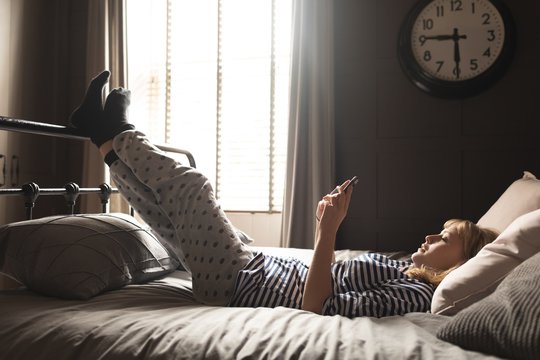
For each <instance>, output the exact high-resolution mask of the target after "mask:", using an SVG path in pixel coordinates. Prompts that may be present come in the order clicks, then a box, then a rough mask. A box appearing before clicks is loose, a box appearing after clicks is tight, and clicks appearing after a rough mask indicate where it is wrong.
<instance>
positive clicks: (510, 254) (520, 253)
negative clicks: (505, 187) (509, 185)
mask: <svg viewBox="0 0 540 360" xmlns="http://www.w3.org/2000/svg"><path fill="white" fill-rule="evenodd" d="M501 198H502V197H501ZM538 252H540V210H535V211H532V212H529V213H527V214H525V215H522V216H520V217H518V218H517V219H516V220H514V221H513V222H512V223H511V224H510V226H508V228H506V229H505V230H504V231H503V232H502V233H501V234H500V235H499V236H498V237H497V239H495V241H493V242H492V243H490V244H487V245H486V246H484V247H483V248H482V250H480V251H479V252H478V254H477V255H476V256H475V257H474V258H472V259H470V260H469V261H467V262H466V263H465V264H463V265H462V266H460V267H459V268H457V269H456V270H454V271H452V272H451V273H450V274H448V276H447V277H446V278H445V279H444V280H443V281H442V282H441V284H440V285H439V286H438V287H437V289H436V290H435V293H434V295H433V300H432V302H431V312H432V313H435V314H442V315H454V314H456V313H458V312H459V311H460V310H462V309H464V308H466V307H467V306H469V305H472V304H473V303H475V302H477V301H479V300H481V299H483V298H484V297H486V296H488V295H489V294H491V293H492V292H493V291H494V290H495V288H496V287H497V285H499V283H500V282H501V281H502V280H503V279H504V278H505V277H506V276H507V275H508V274H509V273H510V272H511V271H512V270H513V269H514V268H515V267H517V266H518V265H519V264H521V263H522V262H523V261H525V260H527V259H528V258H530V257H531V256H533V255H535V254H536V253H538Z"/></svg>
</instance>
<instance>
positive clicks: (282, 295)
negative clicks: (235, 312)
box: [230, 253, 434, 317]
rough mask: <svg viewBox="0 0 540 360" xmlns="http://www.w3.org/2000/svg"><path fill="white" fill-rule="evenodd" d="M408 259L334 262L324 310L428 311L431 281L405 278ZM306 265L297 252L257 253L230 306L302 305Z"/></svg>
mask: <svg viewBox="0 0 540 360" xmlns="http://www.w3.org/2000/svg"><path fill="white" fill-rule="evenodd" d="M409 265H410V263H409V262H406V261H398V260H391V259H389V258H388V257H386V256H384V255H380V254H371V253H370V254H365V255H361V256H358V257H356V258H354V259H351V260H346V261H339V262H336V263H334V264H333V265H332V268H331V272H332V289H333V291H332V295H331V296H330V297H329V298H328V299H326V301H325V302H324V305H323V309H322V310H323V314H325V315H337V314H339V315H343V316H348V317H356V316H374V317H383V316H391V315H403V314H405V313H408V312H426V311H428V310H429V308H430V304H431V298H432V296H433V291H434V287H433V286H432V285H429V284H426V283H423V282H421V281H419V280H416V279H412V278H409V277H408V276H407V275H405V273H404V269H406V268H407V267H408V266H409ZM307 273H308V266H307V265H306V264H304V263H303V262H302V261H300V260H298V259H295V258H285V257H276V256H270V255H265V254H263V253H258V254H256V256H255V257H254V258H253V259H252V260H251V261H250V262H249V263H248V265H246V267H245V268H244V269H243V270H241V271H240V272H239V274H238V278H237V281H236V288H235V293H234V295H233V298H232V300H231V302H230V306H237V307H238V306H243V307H276V306H285V307H290V308H295V309H300V308H301V305H302V295H303V293H304V288H305V284H306V278H307Z"/></svg>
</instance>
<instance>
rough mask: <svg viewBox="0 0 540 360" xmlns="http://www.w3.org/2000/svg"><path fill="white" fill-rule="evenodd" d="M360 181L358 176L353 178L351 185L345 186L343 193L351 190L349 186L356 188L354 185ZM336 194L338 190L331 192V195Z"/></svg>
mask: <svg viewBox="0 0 540 360" xmlns="http://www.w3.org/2000/svg"><path fill="white" fill-rule="evenodd" d="M358 181H359V179H358V176H356V175H355V176H353V177H352V178H351V181H349V183H348V184H347V186H345V188H343V192H345V191H347V189H348V188H349V186H352V187H354V185H356V184H358ZM336 192H337V188H336V189H334V190H332V192H331V193H330V194H335V193H336Z"/></svg>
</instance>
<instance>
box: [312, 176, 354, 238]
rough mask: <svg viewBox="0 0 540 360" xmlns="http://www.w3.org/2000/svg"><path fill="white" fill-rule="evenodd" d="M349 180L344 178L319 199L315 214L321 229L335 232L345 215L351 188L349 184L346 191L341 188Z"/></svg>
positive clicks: (349, 200)
mask: <svg viewBox="0 0 540 360" xmlns="http://www.w3.org/2000/svg"><path fill="white" fill-rule="evenodd" d="M349 182H350V180H346V181H345V182H344V183H343V184H341V185H340V186H338V187H336V189H335V190H334V191H332V192H331V193H330V194H328V195H325V196H324V197H323V198H322V200H321V201H319V204H318V205H317V212H316V216H317V219H318V220H319V228H320V229H321V230H327V231H334V232H337V230H338V228H339V226H340V225H341V223H342V221H343V219H345V216H347V211H348V209H349V203H350V202H351V196H352V192H353V191H352V190H353V188H352V186H351V187H349V188H348V189H347V191H343V189H344V188H345V187H346V186H347V185H348V184H349Z"/></svg>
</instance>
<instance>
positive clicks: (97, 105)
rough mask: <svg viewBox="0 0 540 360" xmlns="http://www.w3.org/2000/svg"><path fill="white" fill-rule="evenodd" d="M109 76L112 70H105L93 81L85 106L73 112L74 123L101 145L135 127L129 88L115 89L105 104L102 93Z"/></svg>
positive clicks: (72, 119) (82, 105)
mask: <svg viewBox="0 0 540 360" xmlns="http://www.w3.org/2000/svg"><path fill="white" fill-rule="evenodd" d="M109 76H110V73H109V71H107V70H105V71H103V72H102V73H101V74H99V75H98V76H96V77H95V78H94V79H93V80H92V81H91V83H90V86H89V87H88V90H87V91H86V95H85V98H84V99H83V102H82V104H81V106H79V107H78V108H77V109H76V110H75V111H74V112H73V114H72V116H71V123H72V124H73V125H74V126H75V127H76V128H78V129H80V130H81V131H82V132H83V133H84V134H85V135H86V136H89V137H90V139H91V140H92V142H93V143H94V144H96V145H97V146H98V147H100V146H101V145H102V144H104V143H105V142H107V141H108V140H111V139H112V138H114V137H115V136H116V135H118V134H119V133H121V132H123V131H126V130H130V129H134V128H135V127H134V126H133V125H131V124H130V123H128V116H127V110H128V107H129V104H130V96H131V93H130V92H129V90H125V89H122V88H118V89H114V90H112V91H111V92H110V94H109V96H107V100H106V101H105V106H103V102H102V99H101V96H102V95H101V94H102V92H103V87H104V86H105V84H106V83H107V82H108V80H109Z"/></svg>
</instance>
